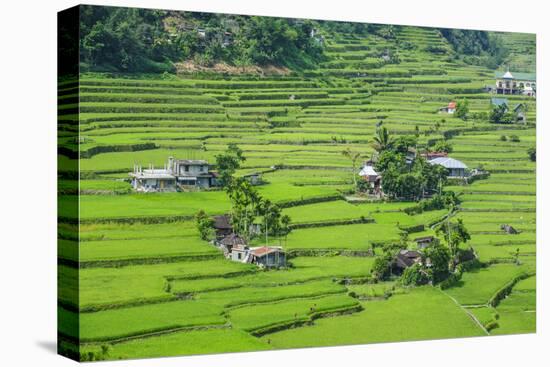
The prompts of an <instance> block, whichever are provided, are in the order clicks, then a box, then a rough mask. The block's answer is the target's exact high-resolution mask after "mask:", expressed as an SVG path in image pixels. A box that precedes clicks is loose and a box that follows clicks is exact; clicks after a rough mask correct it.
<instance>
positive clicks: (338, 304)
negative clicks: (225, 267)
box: [229, 295, 359, 331]
mask: <svg viewBox="0 0 550 367" xmlns="http://www.w3.org/2000/svg"><path fill="white" fill-rule="evenodd" d="M358 304H359V303H358V302H357V300H355V299H354V298H351V297H349V296H346V295H335V296H326V297H320V298H311V299H293V300H288V301H282V302H276V303H269V304H265V305H254V306H248V307H241V308H237V309H234V310H232V311H230V312H229V318H230V320H231V323H232V324H233V326H234V327H236V328H239V329H243V330H246V331H251V330H255V329H260V328H265V327H268V326H273V325H278V324H284V323H288V322H296V321H305V320H308V319H309V317H310V316H311V315H312V314H314V313H317V312H320V313H322V312H329V311H335V310H341V309H346V308H350V307H353V306H357V305H358Z"/></svg>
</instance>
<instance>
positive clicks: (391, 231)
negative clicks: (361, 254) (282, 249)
mask: <svg viewBox="0 0 550 367" xmlns="http://www.w3.org/2000/svg"><path fill="white" fill-rule="evenodd" d="M399 232H400V231H399V230H398V228H397V226H396V225H395V224H393V225H392V224H377V223H367V224H353V225H341V226H331V227H318V228H306V229H297V230H294V231H292V232H291V233H290V234H289V235H288V242H287V244H286V247H287V248H288V249H353V250H368V249H370V248H371V247H372V243H381V242H389V241H395V240H398V239H399Z"/></svg>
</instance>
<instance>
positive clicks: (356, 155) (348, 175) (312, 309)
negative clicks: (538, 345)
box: [58, 7, 536, 360]
mask: <svg viewBox="0 0 550 367" xmlns="http://www.w3.org/2000/svg"><path fill="white" fill-rule="evenodd" d="M83 9H84V10H83V11H84V13H83V14H85V17H84V16H83V21H82V22H83V25H82V29H83V33H82V34H83V37H82V44H81V56H82V59H81V60H82V61H83V65H82V66H83V68H82V70H83V71H85V72H84V73H82V74H81V76H80V81H79V83H78V84H74V83H73V84H71V83H70V82H66V83H61V84H60V87H59V103H60V109H59V110H60V119H59V125H60V134H59V142H60V146H61V147H62V149H60V152H61V154H62V155H60V162H61V163H64V164H65V165H69V166H70V165H74V164H75V163H78V165H79V167H80V170H81V171H80V177H75V175H73V174H72V173H71V172H68V171H63V169H62V168H63V165H60V167H61V170H60V175H59V177H60V187H61V188H62V190H61V191H62V194H63V195H62V196H60V216H61V223H60V225H59V230H58V234H59V238H60V242H59V258H60V264H61V265H60V284H61V287H60V293H59V298H60V307H59V317H60V319H63V320H66V321H67V324H66V325H68V326H67V327H66V328H65V329H63V330H61V340H62V344H63V345H73V347H74V344H75V343H76V341H75V338H76V337H80V338H81V342H82V345H81V347H82V350H81V352H82V353H81V358H82V359H86V360H92V359H94V360H96V359H119V358H120V359H124V358H137V357H153V356H166V355H180V354H196V353H213V352H233V351H250V350H264V349H273V348H292V347H300V346H319V345H337V344H356V343H370V342H383V341H398V340H420V339H429V338H448V337H463V336H481V335H487V334H510V333H526V332H533V331H535V319H536V316H535V311H536V309H535V302H534V300H535V295H536V290H535V284H534V283H535V276H533V275H534V274H535V270H536V269H535V259H536V245H535V242H536V227H535V224H536V215H535V208H536V185H535V169H536V163H535V158H536V152H535V151H534V150H532V149H533V147H534V146H535V142H536V139H535V126H536V103H535V102H536V101H535V100H534V99H531V98H527V97H523V96H507V97H508V99H509V100H510V102H511V103H516V102H517V103H525V104H526V105H527V106H528V109H527V121H528V122H527V124H517V123H516V122H515V121H510V123H506V124H501V123H499V124H495V123H492V122H491V121H490V116H489V113H488V112H489V107H488V106H489V105H490V103H489V101H490V98H491V96H492V95H491V94H489V93H486V92H484V90H483V88H484V86H485V85H489V84H493V83H494V79H493V78H494V68H495V67H496V66H497V64H499V62H498V60H500V59H503V58H504V59H505V60H515V61H514V62H516V63H517V64H518V65H520V64H521V65H522V66H523V67H522V69H523V70H525V69H527V71H529V68H530V66H532V63H531V62H530V57H528V56H529V55H530V54H531V52H532V51H533V50H532V48H530V46H529V45H531V43H532V42H534V37H533V36H532V35H519V34H507V33H500V34H498V37H497V35H494V34H492V33H489V34H487V32H473V31H454V30H453V31H452V32H450V33H449V34H447V33H446V31H442V30H439V29H431V28H420V27H408V26H407V27H406V26H402V27H401V26H382V25H377V26H374V25H364V24H357V23H343V22H313V21H312V22H309V21H305V22H300V21H295V20H279V19H272V18H257V17H240V16H228V17H225V16H220V15H215V14H201V13H184V14H182V13H177V12H167V11H151V10H138V9H130V10H127V9H118V8H91V7H83ZM237 25H238V27H237ZM237 28H238V29H237ZM312 29H314V30H315V32H314V33H315V34H314V35H313V37H311V33H310V32H311V30H312ZM202 30H204V31H205V38H202V35H201V33H200V32H202ZM274 30H277V32H275V31H274ZM226 31H229V32H230V33H231V45H227V46H226V47H221V46H220V45H221V44H223V42H224V39H223V37H218V36H217V35H220V34H223V35H225V33H224V32H226ZM274 34H277V37H274V36H273V35H274ZM209 35H214V36H209ZM272 36H273V37H272ZM499 39H500V40H501V41H502V42H501V41H499ZM168 40H170V42H168ZM320 40H322V42H320ZM514 40H521V41H522V42H520V43H521V44H522V45H525V48H524V49H523V48H520V47H519V46H511V45H515V44H514V42H513V41H514ZM528 46H529V47H528ZM522 50H528V51H525V52H526V55H525V57H523V56H521V55H523V54H522V53H523V52H524V51H522ZM529 50H530V51H529ZM136 56H138V57H136ZM495 60H496V61H495ZM178 62H191V63H193V64H196V65H202V66H204V67H205V69H200V71H197V70H186V69H183V70H182V69H178V73H176V74H171V73H163V71H169V72H173V71H175V69H174V66H173V65H174V63H178ZM218 62H221V63H225V64H228V65H233V66H235V67H238V68H239V69H240V70H239V71H238V72H235V70H233V71H228V72H225V71H223V70H220V69H217V68H216V67H215V65H216V63H218ZM271 64H273V65H278V66H286V68H287V69H286V71H285V72H284V73H281V74H277V73H276V74H277V75H274V74H270V73H267V72H266V73H265V74H259V73H258V72H257V70H256V69H254V70H250V69H247V68H246V67H247V66H250V65H253V66H258V65H260V66H261V67H262V68H267V65H271ZM487 66H490V67H487ZM90 70H91V71H95V72H89V71H90ZM97 71H103V72H104V73H99V72H97ZM145 72H147V73H148V74H145ZM78 98H80V103H78ZM451 101H457V102H459V106H460V109H461V111H462V112H461V113H458V114H457V113H455V114H447V113H441V112H439V109H440V108H441V107H444V106H447V104H448V103H449V102H451ZM76 107H79V108H80V114H79V115H78V116H77V115H75V113H76V112H75V108H76ZM77 121H78V122H79V125H78V132H79V134H80V139H79V140H78V143H79V144H78V146H76V145H77V144H75V139H74V136H72V134H71V133H72V132H74V129H75V126H76V124H75V122H77ZM503 136H504V137H505V139H502V137H503ZM410 150H412V151H415V150H416V151H418V152H424V151H439V152H441V151H446V152H448V153H449V155H450V156H451V157H453V158H456V159H459V160H461V161H463V162H464V163H465V164H466V165H468V167H469V168H470V169H474V168H480V169H484V170H487V171H488V172H489V174H490V175H489V176H488V177H487V178H484V179H479V180H476V181H473V182H470V183H466V182H463V181H460V180H451V179H449V180H447V179H446V178H445V177H444V175H443V172H442V171H441V170H439V169H438V168H437V167H434V166H431V165H429V164H427V163H426V161H425V160H424V159H423V158H422V157H420V156H418V157H416V158H415V160H414V163H413V164H411V165H407V164H406V159H407V155H408V153H409V151H410ZM343 152H347V153H346V154H343ZM169 156H173V157H175V158H179V159H205V160H208V162H209V164H211V165H212V169H216V170H217V171H218V172H219V173H221V174H222V177H223V179H222V181H223V182H224V187H223V188H214V189H210V190H196V191H195V190H191V191H189V192H176V193H148V194H144V193H137V192H133V191H132V190H131V187H130V185H129V183H128V172H131V171H132V167H133V165H134V163H138V164H141V165H143V166H144V167H147V165H148V164H153V165H154V166H155V167H157V168H159V167H162V165H163V164H165V163H166V160H167V158H168V157H169ZM78 157H80V159H78V160H77V158H78ZM371 158H378V160H377V164H376V166H375V169H376V170H377V171H379V172H380V173H381V175H382V176H383V181H382V186H383V189H384V190H385V191H387V194H388V196H386V197H385V198H384V199H383V200H380V199H379V198H376V197H373V196H369V195H368V194H365V193H363V192H362V189H361V187H360V178H359V177H357V175H356V174H355V173H356V171H358V170H359V169H360V168H361V166H362V165H363V163H364V162H365V161H367V160H369V159H371ZM404 161H405V162H404ZM249 173H260V174H261V177H262V180H261V181H262V182H261V185H258V186H252V185H249V184H246V183H244V182H246V180H244V178H243V177H244V176H245V175H247V174H249ZM77 194H80V197H79V202H80V207H79V208H76V209H75V208H74V207H72V206H71V205H70V203H71V202H74V200H75V198H76V195H77ZM245 199H246V200H245ZM78 210H79V212H78ZM223 213H230V214H231V215H232V217H233V219H234V222H235V223H237V225H236V230H237V231H238V232H239V233H240V234H241V235H243V236H245V237H246V236H249V235H250V240H251V244H252V245H264V244H266V242H267V244H268V245H280V246H282V247H283V249H284V250H285V251H286V252H287V254H288V255H289V266H288V267H287V268H285V269H280V270H271V271H263V270H261V269H259V268H258V267H256V266H253V265H250V264H243V263H238V262H232V261H229V260H228V259H225V258H224V257H223V255H222V253H221V252H220V251H219V249H217V248H216V247H214V246H213V245H211V244H210V243H209V241H210V240H211V239H212V238H213V236H214V233H213V232H212V230H211V228H210V226H211V223H212V219H211V217H212V216H213V215H218V214H223ZM448 215H449V216H450V217H449V218H448V219H447V216H448ZM78 216H80V217H79V218H78ZM283 218H285V219H284V220H283ZM77 221H78V222H79V223H78V224H79V225H78V226H77V225H76V222H77ZM252 222H254V223H266V222H268V223H269V232H268V236H267V238H266V237H265V236H254V235H253V234H250V233H247V232H248V230H247V227H248V226H247V224H248V223H252ZM503 224H508V225H511V226H513V228H515V229H516V230H517V231H518V232H519V233H518V234H508V233H506V232H505V231H503V230H502V229H501V226H502V225H503ZM75 228H78V230H79V233H78V236H75V235H74V233H73V232H74V231H75V230H76V229H75ZM262 234H264V233H262ZM424 236H435V237H436V238H438V239H439V240H440V245H439V246H435V245H434V246H432V247H431V248H430V249H428V250H425V251H424V254H425V255H428V256H427V257H429V258H430V260H432V261H433V263H432V265H433V266H432V270H430V271H427V269H426V268H425V267H424V266H420V265H419V266H414V267H410V268H409V269H411V270H407V271H406V275H405V276H403V277H400V276H399V275H398V274H395V273H394V272H393V271H392V269H391V260H392V258H393V257H394V256H395V254H396V252H397V251H399V250H400V249H405V248H408V249H411V250H416V249H418V247H417V244H416V242H415V238H417V237H424ZM472 251H473V252H472ZM465 254H474V257H475V258H474V260H472V261H463V259H462V258H463V257H465ZM76 261H80V262H81V268H80V269H79V270H78V271H77V267H76V264H75V262H76ZM425 275H427V276H425ZM377 279H381V280H382V281H380V282H376V280H377ZM427 281H431V282H432V284H431V285H430V284H426V285H422V286H417V284H423V283H425V282H427ZM77 294H78V295H79V296H78V297H77ZM77 310H79V311H80V312H81V313H80V315H77V314H76V311H77ZM266 315H269V317H266ZM77 323H80V333H79V335H75V333H73V332H72V331H73V330H74V328H71V325H72V326H74V325H76V324H77ZM434 324H437V325H438V327H437V328H435V327H433V325H434ZM358 331H359V332H358Z"/></svg>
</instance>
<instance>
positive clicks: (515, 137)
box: [510, 135, 520, 143]
mask: <svg viewBox="0 0 550 367" xmlns="http://www.w3.org/2000/svg"><path fill="white" fill-rule="evenodd" d="M510 141H512V142H514V143H519V141H520V140H519V136H517V135H511V136H510Z"/></svg>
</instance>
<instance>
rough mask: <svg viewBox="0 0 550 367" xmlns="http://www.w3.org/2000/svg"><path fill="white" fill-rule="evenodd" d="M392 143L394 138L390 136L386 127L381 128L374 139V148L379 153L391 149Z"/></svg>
mask: <svg viewBox="0 0 550 367" xmlns="http://www.w3.org/2000/svg"><path fill="white" fill-rule="evenodd" d="M392 143H393V138H392V137H391V136H390V133H389V132H388V129H387V128H386V127H381V128H379V129H377V130H376V136H375V137H374V138H373V142H372V146H373V148H374V149H375V150H376V151H377V152H378V153H381V152H383V151H385V150H386V149H388V148H390V147H391V145H392Z"/></svg>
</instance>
